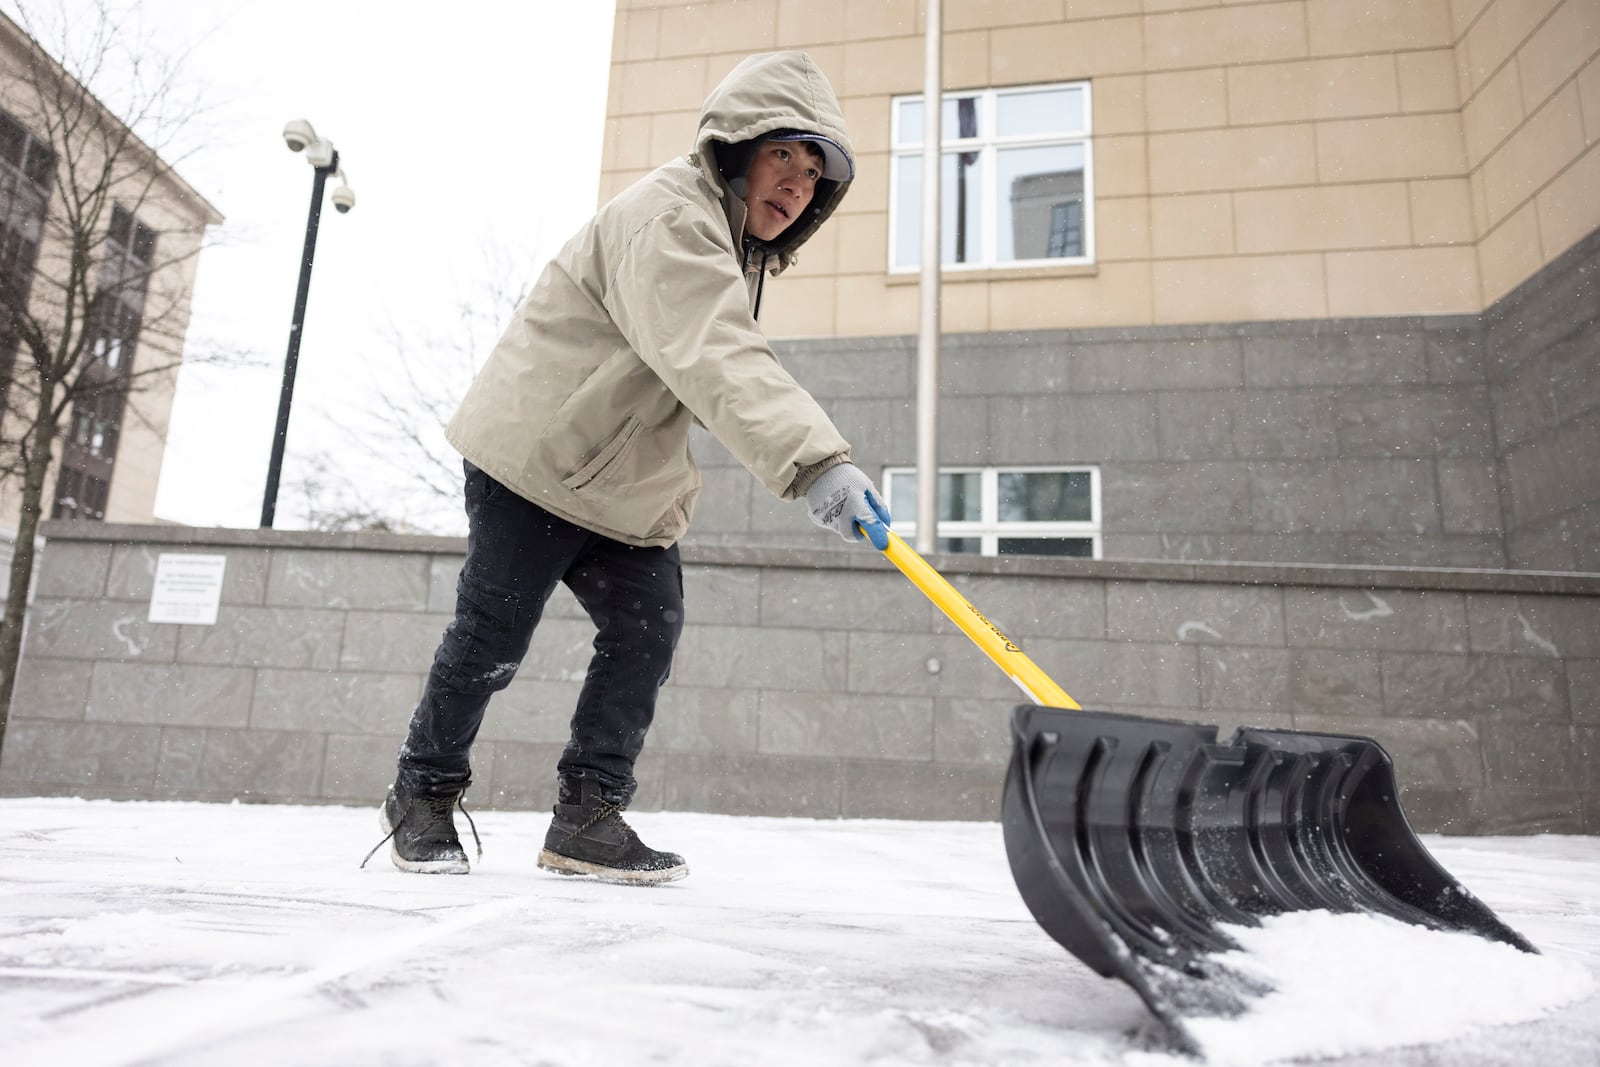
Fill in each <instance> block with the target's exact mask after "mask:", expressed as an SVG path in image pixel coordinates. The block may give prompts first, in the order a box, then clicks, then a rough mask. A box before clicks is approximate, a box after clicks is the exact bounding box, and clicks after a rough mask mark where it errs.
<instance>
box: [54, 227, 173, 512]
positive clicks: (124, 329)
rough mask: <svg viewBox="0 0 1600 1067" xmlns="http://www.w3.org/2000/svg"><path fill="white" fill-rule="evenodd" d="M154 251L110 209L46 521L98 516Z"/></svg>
mask: <svg viewBox="0 0 1600 1067" xmlns="http://www.w3.org/2000/svg"><path fill="white" fill-rule="evenodd" d="M155 252H156V234H155V231H154V230H151V229H150V228H149V227H148V226H146V225H144V223H142V222H140V221H139V220H138V219H136V218H134V216H133V213H132V212H130V211H128V210H127V209H126V208H124V207H123V206H122V205H120V204H117V205H114V206H113V207H112V209H111V227H110V230H109V231H108V232H107V234H106V241H105V262H104V263H103V264H102V266H101V273H100V290H99V293H98V294H97V296H96V306H95V309H94V312H93V314H92V315H91V316H90V322H89V337H88V358H89V363H88V365H87V366H86V367H85V368H84V371H83V376H82V378H81V379H80V382H81V383H82V386H83V391H82V392H81V393H80V394H79V395H78V398H77V399H76V400H75V401H73V404H72V421H71V422H70V423H69V424H68V427H67V434H66V440H65V441H64V442H63V447H62V452H61V474H60V475H59V477H58V478H57V479H56V503H55V508H54V510H53V511H52V515H51V517H52V518H58V519H91V520H94V521H100V520H103V519H104V518H105V515H106V500H107V498H108V496H109V495H110V486H111V472H112V468H113V467H114V466H115V465H116V462H117V444H118V442H119V441H120V439H121V436H122V420H123V413H124V410H125V408H126V405H127V391H128V380H129V378H130V376H131V375H132V373H133V357H134V347H135V344H136V343H137V341H138V339H139V331H140V329H141V328H142V327H143V324H144V300H145V291H146V289H147V288H148V283H149V278H150V270H151V267H152V263H153V260H154V258H155Z"/></svg>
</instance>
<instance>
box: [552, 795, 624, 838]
mask: <svg viewBox="0 0 1600 1067" xmlns="http://www.w3.org/2000/svg"><path fill="white" fill-rule="evenodd" d="M627 810H628V809H627V807H626V806H624V805H622V804H613V803H611V802H610V801H609V800H603V801H601V802H600V806H599V807H598V808H596V809H595V811H594V814H593V815H591V816H589V818H588V820H587V821H586V822H585V823H584V824H583V825H582V826H580V827H578V828H577V829H576V830H574V831H572V833H570V834H568V835H567V840H568V841H571V840H572V839H573V838H575V837H577V836H578V835H580V834H582V833H583V832H584V831H585V830H587V829H589V827H591V826H599V825H600V824H601V823H603V822H605V821H606V820H607V819H616V820H617V825H618V826H620V827H622V834H623V838H624V840H627V841H637V840H639V835H638V834H636V833H634V832H633V827H631V826H629V825H628V820H626V819H624V818H623V817H622V813H623V812H624V811H627Z"/></svg>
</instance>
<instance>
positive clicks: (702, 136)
mask: <svg viewBox="0 0 1600 1067" xmlns="http://www.w3.org/2000/svg"><path fill="white" fill-rule="evenodd" d="M777 130H800V131H804V132H810V133H816V134H820V135H821V136H823V137H826V138H827V139H828V140H830V141H832V142H834V143H835V144H836V145H838V146H839V147H840V148H841V149H843V150H844V153H845V155H846V156H847V157H849V159H850V161H851V165H852V167H853V166H854V161H855V149H854V148H853V147H851V144H850V135H849V133H848V132H846V130H845V128H844V113H843V112H842V111H841V110H840V108H839V98H838V97H837V96H835V95H834V92H833V86H832V85H830V84H828V79H827V77H826V76H825V75H823V73H822V71H821V70H820V69H819V68H818V67H817V65H816V63H815V62H813V61H812V59H811V57H810V56H808V55H806V54H805V53H804V52H768V53H764V54H762V55H754V56H750V57H749V58H747V59H745V60H743V61H741V62H740V63H739V65H738V66H736V67H734V68H733V70H731V71H729V72H728V76H727V77H725V78H723V79H722V82H721V84H719V85H718V86H717V87H716V88H715V89H713V90H712V91H711V95H709V96H707V97H706V101H705V104H704V106H703V107H702V108H701V109H700V127H699V132H698V134H697V135H696V138H695V153H696V159H697V160H698V162H699V165H700V166H701V168H702V169H703V170H704V172H705V173H706V175H707V176H708V177H710V178H711V179H712V181H714V182H715V183H716V184H717V186H718V187H719V188H720V189H721V191H722V197H723V203H724V205H725V206H726V207H727V210H728V222H729V225H731V226H732V227H733V232H734V234H735V236H740V235H742V233H743V231H744V220H745V208H744V201H743V199H742V197H741V196H740V195H739V194H737V193H735V192H734V190H733V189H732V188H731V187H730V186H729V184H728V178H727V176H725V175H724V174H723V173H722V171H721V168H720V167H719V165H718V163H719V156H720V155H721V154H724V153H726V150H725V149H723V150H720V152H719V147H718V146H719V145H727V146H737V145H744V144H745V143H746V142H753V141H758V140H760V139H761V138H762V137H765V136H766V135H767V134H769V133H773V132H775V131H777ZM728 155H729V156H730V157H731V158H738V157H740V156H742V155H745V153H731V154H728ZM849 188H850V181H849V179H846V180H844V181H829V180H826V179H824V180H822V181H819V182H818V183H817V189H816V194H815V195H814V196H813V197H812V200H811V204H810V206H809V207H807V208H806V211H805V214H804V215H802V216H801V217H800V218H798V219H796V220H795V221H794V223H793V224H791V225H790V226H789V228H788V229H786V230H784V231H783V233H782V234H780V235H779V236H778V237H777V238H775V239H774V240H772V241H770V242H767V243H766V244H765V246H764V251H765V252H766V253H767V254H768V255H770V256H773V257H774V259H775V260H776V262H777V266H776V268H775V269H774V270H773V273H774V274H776V273H778V272H779V271H781V270H782V269H783V268H785V267H787V266H789V265H790V263H792V262H793V261H794V253H795V250H796V249H798V248H799V247H800V246H801V245H802V244H804V243H805V241H806V240H807V238H809V237H810V236H811V235H812V234H813V233H815V232H816V231H817V228H818V227H819V226H821V225H822V224H823V223H824V222H826V221H827V219H828V217H829V216H830V215H832V214H833V212H834V209H835V208H837V207H838V206H839V201H840V200H842V199H844V194H845V193H846V192H847V191H848V190H849Z"/></svg>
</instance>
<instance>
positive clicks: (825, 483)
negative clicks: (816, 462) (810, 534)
mask: <svg viewBox="0 0 1600 1067" xmlns="http://www.w3.org/2000/svg"><path fill="white" fill-rule="evenodd" d="M806 507H807V508H809V509H810V511H811V521H812V522H814V523H816V524H817V525H818V526H821V527H822V528H824V529H827V530H832V531H833V532H834V533H836V534H838V535H839V536H840V537H842V538H844V539H845V540H846V541H859V540H861V535H862V534H863V533H865V534H866V535H867V539H868V540H870V541H871V542H872V547H873V548H876V549H877V550H878V551H880V552H882V551H883V550H884V549H886V548H888V547H889V509H888V508H886V507H884V506H883V503H882V502H881V501H880V500H879V499H878V490H877V488H876V487H875V486H873V484H872V479H871V478H868V477H867V476H866V475H865V474H864V473H862V470H861V468H860V467H858V466H856V465H855V464H854V463H841V464H839V465H838V466H836V467H829V468H828V469H827V470H825V471H823V472H822V473H821V474H819V475H818V476H817V480H816V481H814V482H812V483H811V488H809V489H807V490H806Z"/></svg>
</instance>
